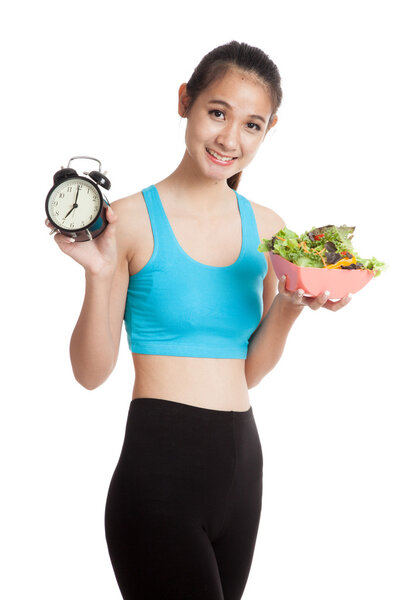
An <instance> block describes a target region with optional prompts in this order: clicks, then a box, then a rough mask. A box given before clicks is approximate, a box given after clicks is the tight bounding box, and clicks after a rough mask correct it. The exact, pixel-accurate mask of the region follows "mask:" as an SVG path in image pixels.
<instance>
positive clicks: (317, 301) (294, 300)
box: [278, 275, 352, 311]
mask: <svg viewBox="0 0 400 600" xmlns="http://www.w3.org/2000/svg"><path fill="white" fill-rule="evenodd" d="M327 292H328V293H326V292H323V293H322V294H319V295H318V296H315V297H314V298H309V297H307V296H304V290H302V289H299V290H296V291H295V292H291V291H289V290H287V289H286V277H285V275H283V276H282V277H281V278H280V279H279V281H278V294H280V295H281V296H282V301H284V302H286V303H287V304H288V305H291V306H292V307H293V308H294V307H296V306H297V307H298V308H299V309H301V308H302V307H304V306H309V307H310V308H311V309H312V310H317V309H318V308H321V307H323V308H327V309H328V310H333V311H336V310H339V309H340V308H343V306H346V305H347V304H348V303H349V302H350V300H351V298H352V295H351V294H348V295H347V296H344V297H343V298H341V299H340V300H337V301H336V302H333V301H332V300H328V298H329V290H327Z"/></svg>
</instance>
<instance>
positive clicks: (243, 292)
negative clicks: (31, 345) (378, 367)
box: [54, 41, 349, 600]
mask: <svg viewBox="0 0 400 600" xmlns="http://www.w3.org/2000/svg"><path fill="white" fill-rule="evenodd" d="M281 99H282V91H281V87H280V75H279V72H278V69H277V67H276V65H275V64H274V63H273V62H272V61H271V60H270V58H269V57H268V56H267V55H265V54H264V53H263V52H262V51H261V50H259V49H258V48H254V47H251V46H249V45H247V44H244V43H242V44H240V43H238V42H236V41H232V42H230V43H229V44H225V45H223V46H220V47H217V48H215V49H214V50H212V51H211V52H209V53H208V54H207V55H206V56H205V57H204V58H203V59H202V61H201V62H200V64H199V65H198V66H197V68H196V69H195V71H194V73H193V75H192V77H191V78H190V80H189V82H188V83H187V84H182V85H181V86H180V88H179V104H178V111H179V114H180V115H181V116H182V117H185V118H187V128H186V138H185V141H186V150H185V153H184V156H183V159H182V161H181V163H180V164H179V165H178V167H177V168H176V170H175V171H174V172H173V173H171V174H170V175H169V176H168V177H166V178H165V179H163V180H162V181H159V182H158V183H157V184H152V185H150V186H148V187H146V188H145V189H144V190H142V191H141V192H138V193H136V194H133V195H131V196H128V197H126V198H122V199H119V200H117V201H116V202H113V203H112V207H110V208H108V209H107V219H108V221H109V226H108V227H107V229H106V230H105V232H104V233H103V234H102V235H101V236H99V237H98V238H96V239H95V240H93V241H91V242H87V243H83V244H74V243H71V239H70V238H66V237H65V236H63V235H61V234H57V235H56V236H55V238H54V239H55V240H56V242H57V243H58V245H59V246H60V248H61V250H63V251H64V252H65V253H67V254H69V255H70V256H71V257H72V258H73V259H75V260H76V261H77V262H78V263H80V264H81V265H82V266H83V267H84V268H85V276H86V293H85V298H84V303H83V307H82V312H81V314H80V316H79V319H78V321H77V324H76V327H75V329H74V331H73V334H72V337H71V345H70V354H71V362H72V367H73V371H74V375H75V377H76V379H77V380H78V382H79V383H81V384H82V385H83V386H84V387H86V388H88V389H94V388H96V387H97V386H99V385H101V383H103V382H104V381H105V379H106V378H107V377H108V376H109V375H110V373H111V372H112V370H113V368H114V366H115V364H116V361H117V356H118V350H119V345H120V337H121V328H122V322H123V321H124V320H125V326H126V331H127V335H128V342H129V346H130V350H131V351H132V358H133V363H134V370H135V383H134V388H133V397H132V401H131V404H130V407H129V413H128V418H127V423H126V430H125V438H124V442H123V447H122V451H121V455H120V458H119V461H118V464H117V466H116V468H115V471H114V474H113V477H112V480H111V483H110V487H109V491H108V496H107V502H106V510H105V530H106V539H107V544H108V549H109V553H110V558H111V561H112V565H113V568H114V572H115V575H116V578H117V582H118V585H119V587H120V590H121V593H122V596H123V598H125V599H135V600H140V599H146V600H152V599H159V600H169V599H173V600H189V599H198V600H200V599H201V600H221V599H224V600H238V599H239V598H241V597H242V594H243V591H244V588H245V585H246V581H247V578H248V575H249V571H250V566H251V562H252V557H253V552H254V547H255V542H256V536H257V530H258V524H259V518H260V511H261V499H262V450H261V445H260V440H259V437H258V432H257V427H256V424H255V421H254V416H253V412H252V407H251V405H250V402H249V394H248V389H250V388H252V387H254V386H255V385H257V384H258V383H259V382H260V381H261V380H262V378H263V377H264V376H265V375H266V374H267V373H268V372H269V371H270V370H271V369H272V368H273V367H274V365H275V364H276V363H277V361H278V360H279V358H280V356H281V354H282V351H283V348H284V344H285V340H286V337H287V335H288V332H289V330H290V328H291V326H292V324H293V323H294V321H295V320H296V319H297V317H298V316H299V315H300V313H301V312H302V310H303V308H304V306H306V305H308V306H309V307H310V308H311V309H313V310H315V309H318V308H319V307H321V306H323V307H324V308H328V309H330V310H338V309H339V308H341V307H342V306H344V305H345V304H347V302H348V301H349V298H343V299H342V300H340V301H338V302H336V303H333V302H330V301H329V300H328V299H327V296H326V295H320V296H318V297H317V298H314V299H310V298H306V297H304V296H303V292H302V290H297V292H289V291H288V290H286V289H285V282H284V280H283V279H282V280H280V281H279V282H278V293H276V291H277V290H276V287H277V279H276V276H275V275H274V270H273V268H272V266H271V264H270V262H269V258H268V255H267V254H262V253H260V252H258V245H259V243H260V239H261V238H263V237H265V238H271V237H272V236H273V235H274V233H276V232H277V231H278V230H279V229H281V228H282V227H283V226H284V222H283V220H282V219H281V217H280V216H279V215H278V214H277V213H275V212H274V211H273V210H271V209H270V208H266V207H264V206H263V205H261V204H258V203H256V202H250V201H249V200H247V199H246V198H245V197H244V196H242V195H241V194H239V193H238V192H237V191H236V190H237V186H238V183H239V180H240V176H241V172H242V170H243V169H244V168H245V167H246V166H247V165H248V164H249V163H250V162H251V161H252V159H253V158H254V156H255V155H256V153H257V151H258V149H259V147H260V146H261V143H262V142H263V141H264V139H265V136H266V134H267V132H268V131H269V130H270V129H271V127H274V126H275V125H276V122H277V115H276V112H277V109H278V107H279V105H280V103H281ZM156 150H157V149H155V153H156Z"/></svg>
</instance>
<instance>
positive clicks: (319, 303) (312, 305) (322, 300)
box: [307, 290, 330, 310]
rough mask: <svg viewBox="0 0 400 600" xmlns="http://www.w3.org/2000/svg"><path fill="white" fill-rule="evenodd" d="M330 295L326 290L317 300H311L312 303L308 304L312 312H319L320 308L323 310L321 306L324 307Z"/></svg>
mask: <svg viewBox="0 0 400 600" xmlns="http://www.w3.org/2000/svg"><path fill="white" fill-rule="evenodd" d="M329 294H330V292H329V290H326V291H325V292H323V293H322V294H318V296H316V297H315V298H311V299H310V302H307V304H308V306H309V307H310V308H311V309H312V310H318V309H319V308H321V306H324V305H325V304H326V302H327V300H328V297H329Z"/></svg>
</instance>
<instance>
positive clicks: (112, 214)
mask: <svg viewBox="0 0 400 600" xmlns="http://www.w3.org/2000/svg"><path fill="white" fill-rule="evenodd" d="M106 217H107V221H108V222H109V223H115V222H116V220H117V219H118V215H117V214H116V213H115V212H114V211H113V209H112V208H111V206H107V210H106Z"/></svg>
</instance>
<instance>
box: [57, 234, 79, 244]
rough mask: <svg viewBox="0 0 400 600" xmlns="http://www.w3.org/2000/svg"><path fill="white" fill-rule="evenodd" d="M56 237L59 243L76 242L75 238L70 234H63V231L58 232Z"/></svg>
mask: <svg viewBox="0 0 400 600" xmlns="http://www.w3.org/2000/svg"><path fill="white" fill-rule="evenodd" d="M54 239H55V241H56V242H57V244H58V245H60V244H63V243H67V244H70V243H71V242H75V238H73V237H70V236H69V235H63V234H62V233H56V234H55V235H54Z"/></svg>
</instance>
